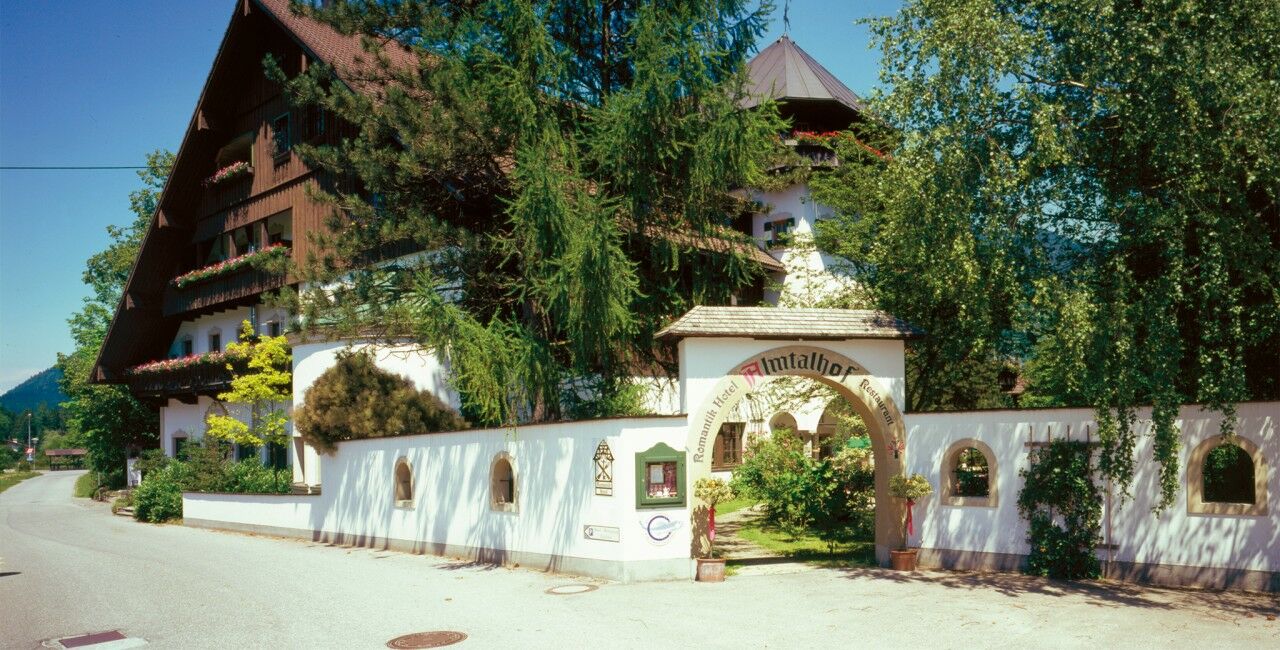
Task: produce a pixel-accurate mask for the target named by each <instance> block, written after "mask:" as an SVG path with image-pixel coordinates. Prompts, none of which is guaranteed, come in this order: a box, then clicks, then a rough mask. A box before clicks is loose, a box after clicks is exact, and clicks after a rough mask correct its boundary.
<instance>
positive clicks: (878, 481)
mask: <svg viewBox="0 0 1280 650" xmlns="http://www.w3.org/2000/svg"><path fill="white" fill-rule="evenodd" d="M659 336H662V337H667V338H679V340H680V359H681V375H682V377H681V380H682V381H681V389H682V393H683V394H682V395H681V401H682V404H683V405H684V406H685V410H686V412H688V413H689V414H690V418H689V433H688V439H687V443H686V447H685V451H686V454H687V458H688V473H687V476H686V481H687V485H688V486H689V494H692V493H693V490H692V486H693V484H694V482H696V481H697V480H698V479H699V478H702V477H704V476H708V475H710V474H711V463H712V453H711V452H712V446H713V445H714V443H715V437H716V434H717V433H718V432H719V431H720V426H721V425H722V424H723V423H724V422H725V421H726V417H728V416H729V414H731V413H734V412H735V411H737V405H738V403H739V402H741V401H742V400H744V399H746V398H747V396H748V395H750V394H751V393H752V392H753V391H755V390H757V389H758V388H759V387H761V386H763V385H764V383H766V382H768V381H770V379H771V378H775V377H780V376H796V377H806V378H809V379H813V380H816V381H819V382H821V383H823V384H825V385H827V386H829V387H830V388H832V389H833V390H835V391H836V392H837V393H839V395H840V396H841V397H843V398H845V399H846V400H848V402H849V403H850V405H852V406H853V408H854V410H855V411H856V412H857V413H858V415H859V416H860V417H862V419H863V421H864V422H865V423H866V424H867V429H868V431H869V433H870V436H871V440H872V443H873V446H874V452H873V453H874V459H875V467H876V473H875V493H876V515H875V526H876V532H875V545H876V559H877V561H879V562H880V563H881V564H888V561H889V551H890V550H891V549H894V548H898V547H900V546H902V545H903V544H904V543H905V541H906V540H905V539H904V538H903V534H904V533H903V526H902V522H903V518H904V516H905V510H904V507H905V505H904V504H903V503H902V502H901V501H900V500H899V499H894V498H891V497H890V496H889V477H890V476H893V475H894V474H900V473H902V471H903V467H904V466H905V462H906V452H905V449H906V428H905V427H904V426H903V419H902V412H901V410H900V408H899V407H898V403H899V402H900V401H901V400H902V397H903V393H904V389H905V376H904V375H905V371H904V356H903V344H904V340H905V339H908V338H913V337H916V336H919V331H918V330H915V329H914V328H912V327H911V326H909V325H907V324H906V323H903V322H902V321H899V320H898V319H896V318H893V317H892V316H888V315H886V314H883V313H880V312H873V311H865V310H846V309H778V308H747V307H696V308H694V309H693V310H692V311H690V312H689V313H688V314H686V315H685V316H683V317H681V318H680V319H679V320H677V321H676V322H675V323H673V324H672V325H671V326H670V327H668V328H667V329H666V330H664V331H663V332H661V333H660V334H659ZM695 501H696V500H695V499H691V501H690V513H689V514H690V519H689V520H690V521H691V522H693V527H694V530H693V533H694V534H693V536H692V545H693V548H692V549H691V551H692V553H693V554H695V555H696V554H697V553H698V552H699V551H700V550H701V549H702V548H704V546H703V545H704V544H705V543H706V528H707V516H706V508H705V507H703V505H702V504H698V503H696V502H695Z"/></svg>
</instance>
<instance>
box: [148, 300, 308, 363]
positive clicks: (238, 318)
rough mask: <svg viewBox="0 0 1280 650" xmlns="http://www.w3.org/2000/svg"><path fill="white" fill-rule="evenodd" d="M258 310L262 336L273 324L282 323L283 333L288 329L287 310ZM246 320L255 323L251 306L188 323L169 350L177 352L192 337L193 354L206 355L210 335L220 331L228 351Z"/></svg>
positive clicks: (179, 329) (185, 323)
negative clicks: (181, 344) (270, 323)
mask: <svg viewBox="0 0 1280 650" xmlns="http://www.w3.org/2000/svg"><path fill="white" fill-rule="evenodd" d="M256 309H257V312H258V324H259V329H260V330H262V332H260V333H265V329H264V328H265V324H266V323H268V322H271V321H276V322H279V323H281V328H280V331H282V332H283V331H284V330H285V329H287V325H288V322H289V315H288V312H286V311H285V310H283V309H278V308H268V307H263V306H260V305H259V306H258V307H256ZM244 321H249V322H253V318H252V310H251V308H250V307H240V308H237V309H233V310H230V311H225V312H219V313H216V314H210V315H208V316H201V317H199V318H195V319H192V320H189V321H185V322H183V323H182V324H181V325H179V326H178V333H177V334H176V335H175V336H174V337H173V341H172V342H171V344H170V346H169V349H170V350H175V349H177V348H176V346H177V345H178V343H179V342H180V341H182V340H183V339H185V338H186V337H188V336H189V337H191V344H192V352H193V353H195V354H204V353H205V352H210V351H211V350H210V349H209V335H210V334H211V333H213V332H214V331H215V330H216V331H217V332H219V333H220V334H221V338H222V341H221V343H222V349H223V350H225V349H227V344H228V343H231V342H234V341H235V340H236V337H238V336H239V335H240V327H241V324H242V323H244Z"/></svg>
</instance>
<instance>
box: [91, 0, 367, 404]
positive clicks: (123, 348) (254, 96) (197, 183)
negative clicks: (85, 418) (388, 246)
mask: <svg viewBox="0 0 1280 650" xmlns="http://www.w3.org/2000/svg"><path fill="white" fill-rule="evenodd" d="M359 51H360V44H359V40H358V39H357V38H354V37H344V36H341V35H339V34H337V33H336V32H333V31H332V30H330V29H329V28H327V27H325V26H323V25H320V24H318V23H315V22H312V21H309V20H307V19H304V18H301V17H299V16H294V15H292V14H291V13H289V11H288V0H238V1H237V2H236V3H235V6H234V12H233V15H232V17H231V21H230V24H229V26H228V27H227V31H226V34H225V35H224V37H223V41H222V45H221V46H220V48H219V50H218V54H217V56H216V57H215V59H214V63H213V67H212V70H211V71H210V73H209V77H208V79H207V80H206V82H205V87H204V90H203V92H202V93H201V96H200V99H199V102H198V104H197V106H196V109H195V111H194V114H193V116H192V118H191V122H190V124H189V126H188V129H187V133H186V136H185V137H184V139H183V142H182V146H181V148H180V149H179V151H178V155H177V158H176V160H175V163H174V167H173V170H172V172H171V173H170V177H169V180H168V183H167V184H166V186H165V188H164V191H163V193H162V194H161V197H160V200H159V205H158V209H157V211H156V215H155V217H154V220H153V223H152V226H151V229H150V230H149V231H148V233H147V236H146V238H145V239H144V241H143V244H142V249H141V251H140V253H139V256H138V260H137V262H136V263H135V265H134V269H133V272H132V274H131V275H130V278H129V281H128V284H127V286H126V290H125V296H124V299H123V300H122V301H121V304H120V306H119V309H118V310H117V313H116V316H115V318H114V320H113V322H112V325H111V329H110V330H109V332H108V335H107V339H106V341H105V342H104V344H103V347H102V350H101V352H100V354H99V357H98V363H97V365H96V367H95V369H94V375H93V379H94V380H95V381H98V382H104V383H116V382H121V383H127V384H128V385H130V386H131V387H132V388H133V389H134V390H135V392H137V393H138V394H140V395H145V396H148V397H159V396H160V395H161V394H163V393H164V392H165V390H167V389H165V390H159V389H157V388H156V386H159V385H160V384H165V385H168V384H170V383H174V382H176V384H175V385H178V384H180V385H181V390H180V392H182V391H189V389H191V387H192V384H191V382H192V381H204V380H208V381H206V383H207V384H208V386H207V389H208V390H206V391H202V392H208V391H212V390H216V389H217V386H218V385H219V384H220V380H219V379H218V378H215V377H212V376H206V375H208V373H204V374H201V373H194V374H192V373H187V374H185V375H183V376H182V377H178V376H175V377H173V378H171V379H172V381H169V379H165V378H157V377H149V378H148V379H147V380H146V382H144V381H143V380H142V379H139V378H138V377H137V376H130V375H127V374H126V373H125V371H126V370H127V369H128V368H130V367H132V366H135V365H138V364H141V363H145V362H148V361H152V360H156V359H162V358H165V357H166V356H167V355H168V354H169V351H170V346H171V344H172V341H173V339H174V336H175V335H176V334H177V331H178V328H179V326H180V325H181V324H182V323H183V322H184V321H189V320H192V319H194V318H197V317H199V316H202V315H205V314H209V313H213V312H217V311H219V310H224V309H233V308H236V307H240V306H244V305H251V304H255V303H257V302H259V301H260V296H261V294H262V293H263V292H267V291H273V290H277V289H279V288H281V287H283V286H286V285H288V284H290V283H293V282H296V279H297V276H296V274H294V273H287V274H272V273H266V272H263V271H260V270H258V269H255V268H252V267H246V268H241V269H238V270H236V271H233V272H230V273H227V274H223V275H219V276H217V277H214V278H209V279H206V280H203V281H199V282H194V283H190V284H187V285H186V286H183V287H178V286H177V285H176V283H175V282H174V279H175V278H176V277H177V276H179V275H182V274H183V273H186V272H189V271H192V270H196V269H200V268H203V267H206V266H209V265H211V264H212V263H216V262H217V261H218V260H220V259H227V258H231V257H236V256H238V255H241V254H244V253H246V252H250V251H252V250H259V249H261V248H263V247H264V246H266V245H270V244H279V245H287V246H288V247H289V248H290V249H291V251H290V258H291V259H292V260H293V262H294V264H295V265H296V264H300V263H304V262H305V260H307V259H308V258H309V257H310V256H312V255H314V254H315V253H316V251H315V250H314V249H313V246H314V244H313V242H312V238H311V237H310V236H309V235H310V234H313V233H315V232H317V231H318V230H320V229H322V228H324V227H325V223H326V221H327V220H328V217H329V215H330V214H331V213H332V208H331V207H330V206H326V205H323V204H320V203H318V202H316V201H314V200H312V199H311V198H309V197H308V188H309V187H310V186H314V185H315V184H316V183H319V182H321V178H320V176H319V174H318V173H317V172H316V171H315V170H313V169H311V168H310V167H308V165H307V164H306V163H305V162H303V161H302V159H301V158H300V157H299V156H298V155H297V153H296V152H295V151H294V150H293V148H292V147H293V146H294V145H296V144H297V143H299V142H309V143H321V144H322V143H333V142H336V138H337V137H338V130H339V129H338V128H337V127H338V125H337V124H333V123H331V120H328V119H326V117H327V116H325V115H324V114H323V113H322V112H320V111H319V110H317V109H314V108H312V109H307V108H302V109H299V108H295V107H291V106H290V105H289V103H288V101H287V98H286V97H285V96H284V95H283V93H282V90H281V88H280V87H279V86H278V84H276V83H274V82H272V81H271V80H269V79H268V78H267V77H266V74H265V71H264V66H263V60H264V58H265V57H266V56H268V55H270V56H271V57H273V58H274V59H275V60H276V61H277V62H278V63H279V65H280V66H281V68H282V69H283V70H284V71H285V73H286V74H288V75H293V74H298V73H299V72H301V71H303V70H305V69H306V68H307V66H309V65H312V64H314V63H316V62H318V61H319V62H324V63H326V64H329V65H331V66H333V67H334V68H335V69H338V70H339V71H340V70H341V69H342V66H344V65H347V66H350V65H351V64H352V61H354V60H357V59H356V57H358V56H359V55H358V54H357V53H358V52H359ZM340 76H341V72H340ZM281 133H283V134H285V135H286V137H287V144H284V143H281V142H279V141H278V138H279V137H280V136H279V134H281ZM240 160H243V161H245V162H248V163H249V164H250V165H251V167H252V173H251V174H248V175H244V176H240V177H237V178H233V179H228V180H225V181H223V182H220V183H217V184H209V183H208V182H207V181H208V179H209V178H210V177H211V176H212V175H213V174H214V172H216V171H218V169H219V168H221V167H224V166H226V165H227V164H228V163H230V162H234V161H240ZM268 224H270V230H269V226H268ZM285 237H291V240H289V241H285ZM147 382H151V384H148V383H147ZM152 384H155V385H152Z"/></svg>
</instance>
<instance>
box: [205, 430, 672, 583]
mask: <svg viewBox="0 0 1280 650" xmlns="http://www.w3.org/2000/svg"><path fill="white" fill-rule="evenodd" d="M686 436H687V423H686V419H685V418H684V417H664V418H629V419H610V420H594V421H583V422H570V423H559V424H545V425H536V426H528V427H520V428H518V429H515V430H512V429H484V430H472V431H463V432H455V433H439V434H426V435H417V436H402V437H395V438H380V439H371V440H360V441H351V442H344V443H341V444H340V445H339V446H338V449H337V451H336V453H335V454H334V455H333V456H326V457H324V458H323V462H324V463H325V476H326V477H327V478H326V480H325V483H324V487H323V491H322V493H321V494H320V495H316V496H307V497H292V498H288V499H286V498H282V497H273V496H265V497H264V496H256V495H196V494H189V495H187V496H186V498H185V499H184V517H185V518H187V519H189V520H193V521H194V522H202V521H203V522H233V523H239V524H249V525H253V526H259V527H263V528H271V529H292V530H294V531H300V532H301V534H303V535H304V536H307V537H310V536H311V535H312V533H313V531H320V532H322V533H326V534H328V535H329V536H330V538H331V539H334V540H335V541H341V542H348V543H351V542H354V543H360V541H361V540H368V541H370V542H374V543H381V541H380V540H388V539H389V540H400V541H408V542H420V544H419V545H417V546H416V547H415V548H416V550H424V551H426V552H437V553H456V554H462V553H463V552H464V550H465V549H472V550H475V549H483V550H491V551H493V550H496V551H507V552H513V553H514V552H518V553H524V554H537V555H541V556H546V557H547V558H550V559H548V560H547V561H548V562H549V565H548V567H547V568H552V569H557V568H563V567H564V566H566V563H568V565H569V566H576V567H578V569H577V570H582V568H583V567H586V569H587V570H591V567H592V566H597V565H593V564H591V562H590V561H605V562H628V563H631V566H632V568H631V569H629V570H630V571H631V572H632V573H631V574H630V575H622V574H614V575H615V576H616V577H622V578H629V577H667V578H671V577H688V576H689V575H691V574H690V573H689V571H690V567H689V559H688V558H689V548H690V527H689V526H688V522H687V517H688V515H687V512H686V510H684V509H682V508H660V509H640V510H638V509H637V508H636V501H635V478H636V477H635V465H634V462H635V454H636V453H638V452H641V451H644V450H647V449H649V448H650V447H652V446H653V445H654V444H657V443H658V442H664V443H666V444H668V445H670V446H672V447H675V448H677V449H679V448H681V447H683V445H684V439H685V437H686ZM602 439H603V440H607V441H608V442H609V446H610V447H611V449H612V452H613V456H614V458H615V460H614V463H613V469H614V474H613V495H612V496H598V495H596V494H595V462H594V460H593V458H594V455H595V451H596V446H597V445H598V444H599V443H600V441H601V440H602ZM500 452H506V453H507V454H509V455H510V458H511V460H512V462H513V464H514V467H515V473H516V484H517V494H518V496H517V506H518V511H517V512H501V511H497V510H494V509H492V508H491V506H490V491H489V480H490V476H489V472H490V467H491V464H492V462H493V460H494V458H495V457H496V456H497V454H499V453H500ZM402 457H403V458H406V459H407V460H408V461H409V462H410V463H411V465H412V470H413V477H414V485H413V489H414V504H413V506H412V507H397V506H396V504H395V501H394V470H395V464H396V461H397V460H398V459H399V458H402ZM657 515H664V516H666V517H668V518H670V519H671V520H672V521H673V522H674V523H675V530H674V531H673V532H672V534H671V535H670V537H669V538H668V539H666V540H664V541H663V542H661V543H658V542H655V541H654V540H653V539H651V538H650V536H649V534H648V532H647V531H646V525H647V524H648V522H649V520H650V519H652V518H653V517H654V516H657ZM197 525H199V524H198V523H197ZM585 526H603V527H610V528H616V529H617V530H618V537H619V541H617V542H612V541H600V540H594V539H587V538H586V536H585V534H584V527H585ZM275 532H285V531H284V530H276V531H275ZM512 557H515V558H516V561H522V562H526V563H527V562H528V560H520V559H519V556H514V555H513V556H512ZM556 558H558V559H556ZM583 560H585V561H587V563H586V564H583V563H582V562H581V561H583ZM650 561H657V564H656V566H655V565H654V563H653V562H650ZM574 562H577V564H573V563H574ZM600 566H602V565H600ZM618 568H621V565H618ZM672 572H675V575H673V573H672ZM601 573H603V574H608V571H604V570H602V571H601Z"/></svg>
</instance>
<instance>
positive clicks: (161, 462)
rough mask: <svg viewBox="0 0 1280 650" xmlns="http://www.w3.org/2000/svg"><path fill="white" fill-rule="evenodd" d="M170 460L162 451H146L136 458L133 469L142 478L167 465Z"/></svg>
mask: <svg viewBox="0 0 1280 650" xmlns="http://www.w3.org/2000/svg"><path fill="white" fill-rule="evenodd" d="M171 460H173V459H172V458H169V457H168V456H167V455H165V453H164V450H163V449H148V450H146V451H144V452H142V454H141V455H139V456H138V460H137V462H136V463H135V464H134V468H135V469H137V470H138V471H139V472H141V473H142V475H143V476H146V475H148V474H150V473H151V472H154V471H156V470H158V469H160V468H162V467H164V466H165V465H168V464H169V461H171Z"/></svg>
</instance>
